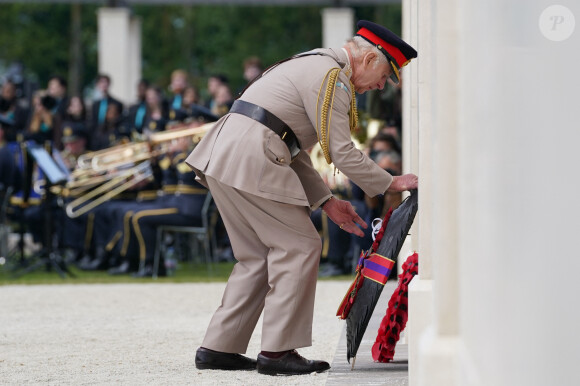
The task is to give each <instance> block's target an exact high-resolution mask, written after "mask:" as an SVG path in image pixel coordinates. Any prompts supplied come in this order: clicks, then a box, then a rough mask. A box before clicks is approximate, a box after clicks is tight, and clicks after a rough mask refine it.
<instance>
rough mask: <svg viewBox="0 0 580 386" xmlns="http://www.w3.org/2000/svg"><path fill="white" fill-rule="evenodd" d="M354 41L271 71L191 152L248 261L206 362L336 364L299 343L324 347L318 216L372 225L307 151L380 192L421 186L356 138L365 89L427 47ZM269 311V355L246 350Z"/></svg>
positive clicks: (369, 34) (369, 36) (288, 367)
mask: <svg viewBox="0 0 580 386" xmlns="http://www.w3.org/2000/svg"><path fill="white" fill-rule="evenodd" d="M358 27H359V31H358V32H357V36H356V37H355V38H354V39H351V40H349V42H347V43H346V44H345V46H344V47H343V48H335V49H320V50H314V51H311V52H308V53H305V54H301V55H298V56H297V57H294V58H292V59H290V60H287V61H282V62H280V63H279V64H278V65H275V66H273V67H271V68H270V69H268V70H266V71H265V72H264V73H263V75H262V76H261V77H258V78H257V79H256V80H254V82H253V83H251V84H250V86H249V87H248V88H247V89H246V90H245V92H243V94H242V95H241V97H240V98H239V99H238V100H236V102H235V103H234V105H233V106H232V109H231V110H230V113H229V114H227V115H225V116H224V117H222V118H221V119H220V120H219V121H218V122H217V124H216V125H215V127H214V128H212V129H211V130H210V131H209V132H208V134H207V135H206V136H205V137H204V139H203V140H202V141H201V142H200V143H199V144H198V146H197V147H196V148H195V149H194V151H193V152H192V153H191V154H190V156H189V157H188V158H187V160H186V162H187V164H189V165H190V166H191V167H192V168H193V169H194V170H195V172H196V174H197V176H198V178H199V180H200V181H201V182H202V183H203V184H205V185H206V186H208V187H209V189H210V191H211V192H212V195H213V197H214V199H215V202H216V204H217V206H218V209H219V211H220V214H221V216H222V218H223V221H224V223H225V226H226V229H227V232H228V235H229V237H230V240H231V243H232V247H233V250H234V255H235V257H236V259H237V260H238V263H237V264H236V265H235V267H234V269H233V272H232V274H231V276H230V278H229V281H228V284H227V287H226V290H225V292H224V295H223V299H222V304H221V305H220V307H219V308H218V310H217V311H216V313H215V314H214V316H213V318H212V320H211V322H210V325H209V327H208V330H207V333H206V336H205V339H204V341H203V344H202V347H200V348H199V349H198V351H197V354H196V359H195V363H196V366H197V368H199V369H221V370H250V369H254V368H257V369H258V371H259V372H260V373H264V374H271V375H275V374H305V373H311V372H322V371H325V370H327V369H329V368H330V366H329V364H328V363H326V362H323V361H312V360H306V359H304V358H303V357H301V356H300V355H299V354H298V353H297V352H296V351H295V349H296V348H299V347H305V346H310V345H311V344H312V316H313V307H314V294H315V289H316V279H317V272H318V264H319V258H320V252H321V241H320V237H319V235H318V233H317V231H316V229H315V228H314V225H313V224H312V222H311V220H310V217H309V213H310V211H311V210H314V209H316V208H318V207H320V206H322V209H323V210H324V211H325V212H326V214H327V215H328V217H329V218H330V219H331V220H332V221H334V222H335V223H336V224H338V225H339V226H340V227H341V228H342V229H344V230H346V231H348V232H350V233H354V234H356V235H359V236H363V233H362V231H361V230H360V229H359V227H358V226H357V224H358V225H360V226H362V227H364V228H366V227H367V225H366V224H365V223H364V221H363V220H362V219H361V218H360V217H359V216H358V215H357V214H356V212H355V211H354V210H353V208H352V206H351V204H350V203H349V202H348V201H343V200H338V199H335V198H333V197H332V194H331V192H330V189H329V188H328V187H327V186H326V185H325V184H324V182H323V180H322V178H321V177H320V175H319V174H318V173H317V172H316V171H315V170H314V168H313V166H312V163H311V162H310V158H309V156H308V153H307V152H306V150H307V149H310V148H311V147H312V146H314V145H315V144H316V143H317V142H319V143H320V144H321V146H322V149H323V152H324V155H325V158H326V160H327V162H329V163H330V162H332V163H334V166H335V167H336V168H337V169H338V170H340V172H342V173H344V174H345V175H346V176H347V177H348V178H350V179H351V180H353V181H354V182H355V183H356V184H357V185H358V186H360V187H361V188H362V189H363V190H364V191H365V192H366V193H367V194H368V195H370V196H376V195H378V194H382V193H385V192H386V191H387V190H389V191H403V190H408V189H414V188H416V187H417V177H416V176H415V175H411V174H408V175H404V176H400V177H393V176H391V175H390V174H388V173H387V172H386V171H384V170H383V169H381V168H380V167H379V166H377V165H376V164H375V163H374V162H373V161H372V160H371V159H369V158H368V157H366V156H365V155H364V154H363V153H361V152H360V151H359V150H358V149H357V148H356V147H355V146H354V144H353V143H352V141H351V130H352V129H354V127H356V124H357V118H356V105H355V103H354V92H355V91H356V92H358V93H364V92H366V91H368V90H373V89H377V88H378V89H382V88H383V87H384V85H385V83H386V81H387V78H389V77H391V79H393V80H394V81H395V82H398V81H399V69H400V68H401V67H402V66H404V65H405V64H407V63H408V61H409V60H411V59H412V58H414V57H416V56H417V53H416V51H415V50H414V49H413V48H412V47H410V46H409V45H407V44H406V43H405V42H404V41H403V40H401V39H400V38H399V37H397V36H396V35H395V34H393V33H392V32H391V31H389V30H387V29H386V28H384V27H381V26H379V25H377V24H374V23H371V22H367V21H361V22H359V23H358ZM262 310H263V311H264V322H263V327H262V343H261V346H262V352H261V353H260V354H259V355H258V359H257V361H255V360H253V359H250V358H247V357H245V356H242V355H240V353H245V352H246V349H247V345H248V342H249V340H250V337H251V335H252V332H253V330H254V328H255V326H256V323H257V321H258V318H259V316H260V314H261V313H262Z"/></svg>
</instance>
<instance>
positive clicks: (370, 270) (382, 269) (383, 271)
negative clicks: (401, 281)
mask: <svg viewBox="0 0 580 386" xmlns="http://www.w3.org/2000/svg"><path fill="white" fill-rule="evenodd" d="M392 213H393V208H391V209H389V211H388V212H387V214H386V215H385V219H384V220H383V222H382V225H381V228H380V230H379V232H378V233H377V235H376V237H375V241H374V242H373V245H372V246H371V248H370V249H369V250H368V251H366V252H365V251H361V254H360V257H359V259H358V264H357V267H356V274H355V277H354V281H353V282H352V284H351V285H350V287H349V288H348V291H347V292H346V295H345V296H344V298H343V299H342V302H341V303H340V306H339V307H338V311H337V312H336V316H338V317H339V318H340V319H346V317H347V316H348V313H349V312H350V309H351V308H352V305H353V304H354V301H355V299H356V295H357V293H358V291H359V289H360V288H361V286H362V284H363V281H364V280H365V278H366V279H369V280H372V281H375V282H377V283H379V284H382V285H385V283H386V282H387V279H388V278H389V275H390V273H391V270H392V269H393V266H394V265H395V262H394V261H393V260H391V259H389V258H387V257H385V256H382V255H380V254H378V253H376V250H377V248H378V246H379V244H380V242H381V239H382V238H383V235H384V233H385V228H386V227H387V224H388V222H389V218H390V217H391V214H392Z"/></svg>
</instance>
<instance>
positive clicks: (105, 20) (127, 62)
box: [98, 7, 141, 104]
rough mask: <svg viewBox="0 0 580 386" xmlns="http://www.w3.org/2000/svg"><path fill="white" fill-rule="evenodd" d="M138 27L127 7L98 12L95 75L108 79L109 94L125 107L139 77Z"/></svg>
mask: <svg viewBox="0 0 580 386" xmlns="http://www.w3.org/2000/svg"><path fill="white" fill-rule="evenodd" d="M140 26H141V24H140V22H139V21H138V20H134V19H133V17H132V16H131V11H130V10H129V9H128V8H122V7H119V8H99V10H98V45H99V72H100V73H104V74H107V75H109V76H110V77H111V80H112V82H111V95H113V96H114V97H115V98H118V99H119V100H121V101H122V102H123V103H125V104H128V103H132V102H133V101H134V100H135V95H136V91H135V90H136V86H137V81H138V79H139V78H140V77H141V65H140V62H141V38H140V36H141V31H140V29H141V28H140ZM137 54H138V55H139V56H138V57H137V56H136V55H137Z"/></svg>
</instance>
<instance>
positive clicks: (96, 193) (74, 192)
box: [65, 122, 215, 218]
mask: <svg viewBox="0 0 580 386" xmlns="http://www.w3.org/2000/svg"><path fill="white" fill-rule="evenodd" d="M214 124H215V123H214V122H210V123H206V124H204V125H201V126H197V125H196V126H193V127H191V126H190V127H186V128H184V129H174V130H169V131H164V132H160V133H154V134H152V135H151V136H150V137H149V139H148V141H146V142H138V143H129V144H124V145H117V146H114V147H111V148H108V149H103V150H99V151H95V152H90V153H86V154H84V155H82V156H80V157H79V158H78V160H77V169H75V170H74V171H73V173H72V177H73V179H72V180H71V181H69V182H68V183H67V185H66V187H65V189H66V191H67V192H68V195H70V196H73V197H77V198H76V199H75V200H73V201H71V202H70V203H68V204H67V206H66V214H67V215H68V216H69V217H70V218H75V217H78V216H81V215H83V214H85V213H87V212H88V211H90V210H92V209H94V208H96V207H97V206H98V205H101V204H102V203H104V202H105V201H108V200H110V199H112V198H114V197H115V196H117V195H118V194H120V193H122V192H124V191H125V190H127V189H130V188H132V187H134V186H135V185H137V184H138V183H140V182H141V181H144V180H146V179H151V178H152V177H153V171H152V169H151V161H150V159H151V158H153V157H156V156H158V155H160V154H163V153H165V152H167V151H168V149H169V146H170V144H171V142H173V141H175V140H178V139H185V138H188V137H189V138H191V140H192V142H193V143H194V144H197V143H198V142H199V141H200V140H201V138H203V136H204V135H205V133H207V131H208V130H209V129H211V128H212V127H213V126H214Z"/></svg>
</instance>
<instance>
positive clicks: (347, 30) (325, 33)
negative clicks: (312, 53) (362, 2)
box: [322, 8, 355, 47]
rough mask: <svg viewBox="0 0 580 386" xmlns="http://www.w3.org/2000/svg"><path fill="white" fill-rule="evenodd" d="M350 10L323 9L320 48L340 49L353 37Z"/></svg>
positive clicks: (353, 23) (352, 17)
mask: <svg viewBox="0 0 580 386" xmlns="http://www.w3.org/2000/svg"><path fill="white" fill-rule="evenodd" d="M354 25H355V22H354V10H353V9H352V8H324V9H323V10H322V47H342V46H343V45H344V43H345V42H346V41H347V40H348V39H350V38H352V37H353V35H354Z"/></svg>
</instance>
